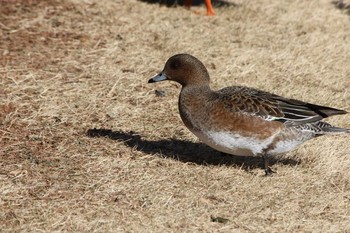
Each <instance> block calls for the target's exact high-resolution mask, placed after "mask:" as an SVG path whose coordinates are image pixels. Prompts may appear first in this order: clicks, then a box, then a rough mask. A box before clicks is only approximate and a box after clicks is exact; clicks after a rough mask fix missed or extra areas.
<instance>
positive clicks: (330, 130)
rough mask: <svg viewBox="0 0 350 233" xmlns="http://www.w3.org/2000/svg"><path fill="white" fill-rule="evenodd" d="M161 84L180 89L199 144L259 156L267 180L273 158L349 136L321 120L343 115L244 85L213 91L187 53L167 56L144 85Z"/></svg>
mask: <svg viewBox="0 0 350 233" xmlns="http://www.w3.org/2000/svg"><path fill="white" fill-rule="evenodd" d="M165 80H169V81H175V82H177V83H179V84H180V85H181V86H182V88H181V92H180V95H179V99H178V109H179V112H180V117H181V119H182V121H183V123H184V124H185V126H186V127H187V128H188V129H189V130H190V131H191V132H192V133H193V134H194V135H195V136H197V137H198V138H199V140H200V141H202V142H203V143H205V144H207V145H208V146H209V147H212V148H213V149H215V150H217V151H220V152H223V153H226V154H230V155H236V156H260V157H261V158H262V160H263V169H264V170H265V175H267V176H268V175H271V174H272V173H275V171H273V170H272V169H271V167H270V158H271V157H273V156H275V155H280V154H284V153H287V152H289V151H291V150H293V149H296V148H297V147H298V146H299V145H301V144H302V143H304V142H306V141H308V140H310V139H313V138H316V137H319V136H322V135H329V134H342V133H349V132H350V129H347V128H341V127H336V126H333V125H331V124H329V123H327V122H325V121H323V119H324V118H327V117H330V116H334V115H341V114H347V113H348V112H347V111H345V110H340V109H336V108H332V107H326V106H321V105H317V104H311V103H307V102H303V101H300V100H296V99H289V98H285V97H282V96H279V95H276V94H273V93H269V92H266V91H263V90H259V89H255V88H250V87H246V86H229V87H225V88H223V89H220V90H217V91H215V90H212V89H211V88H210V76H209V73H208V70H207V69H206V67H205V66H204V64H203V63H202V62H201V61H200V60H198V59H197V58H196V57H194V56H192V55H190V54H176V55H174V56H172V57H170V58H169V59H168V60H167V61H166V63H165V66H164V68H163V70H162V71H161V72H160V73H159V74H157V75H156V76H154V77H152V78H151V79H149V81H148V83H157V82H161V81H165Z"/></svg>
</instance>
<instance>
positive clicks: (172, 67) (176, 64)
mask: <svg viewBox="0 0 350 233" xmlns="http://www.w3.org/2000/svg"><path fill="white" fill-rule="evenodd" d="M180 66H181V63H180V62H179V61H173V62H171V63H170V67H171V69H173V70H175V69H178V68H179V67H180Z"/></svg>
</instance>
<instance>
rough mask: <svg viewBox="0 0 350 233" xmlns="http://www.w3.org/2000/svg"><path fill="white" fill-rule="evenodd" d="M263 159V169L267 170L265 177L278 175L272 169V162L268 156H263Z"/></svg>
mask: <svg viewBox="0 0 350 233" xmlns="http://www.w3.org/2000/svg"><path fill="white" fill-rule="evenodd" d="M262 159H263V166H264V167H263V168H264V170H265V176H272V174H273V173H276V172H275V171H274V170H272V169H271V167H270V160H269V157H268V155H267V154H263V155H262Z"/></svg>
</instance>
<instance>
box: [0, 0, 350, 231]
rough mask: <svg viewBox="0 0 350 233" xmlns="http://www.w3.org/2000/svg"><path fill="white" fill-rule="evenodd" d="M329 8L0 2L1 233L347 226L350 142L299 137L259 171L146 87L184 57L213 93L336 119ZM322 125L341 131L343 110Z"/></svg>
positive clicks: (338, 33) (347, 26)
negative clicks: (267, 97) (254, 96)
mask: <svg viewBox="0 0 350 233" xmlns="http://www.w3.org/2000/svg"><path fill="white" fill-rule="evenodd" d="M342 4H343V5H342ZM342 4H340V6H339V4H338V5H337V4H334V3H332V1H331V0H303V1H302V0H294V1H292V0H283V1H276V0H233V1H232V0H228V1H226V4H224V3H222V2H221V4H220V1H217V2H215V1H214V9H215V11H216V13H217V16H215V17H206V16H203V15H197V14H194V13H193V12H191V11H194V10H196V11H199V12H201V13H204V12H205V6H204V5H203V4H202V5H198V6H195V7H193V8H191V11H188V10H186V9H184V8H183V7H181V6H172V7H167V6H165V5H160V4H157V3H152V1H138V0H114V1H113V0H48V1H40V0H0V37H1V40H0V137H1V138H0V226H1V228H0V232H350V134H346V135H345V134H343V135H339V136H325V137H319V138H317V139H314V140H311V141H309V142H307V143H305V144H303V145H302V146H301V147H299V148H298V149H297V150H295V151H292V152H290V153H288V154H286V155H284V156H281V157H279V158H275V160H274V164H273V166H272V167H273V169H274V170H276V171H277V174H275V175H273V176H272V177H264V176H263V174H264V172H263V170H262V169H260V166H261V164H260V160H259V159H258V158H250V157H248V158H239V157H233V156H232V157H231V156H225V155H221V154H220V153H219V152H216V151H214V150H212V149H211V148H209V147H207V146H205V145H203V144H201V143H200V142H199V141H198V139H196V138H195V137H194V136H193V135H192V134H191V133H190V132H189V131H188V130H187V129H186V127H185V126H184V125H183V123H182V122H181V119H180V117H179V114H178V110H177V98H178V94H179V91H180V86H179V85H178V84H175V83H171V82H163V83H159V84H153V85H151V84H147V81H148V79H149V78H150V77H152V76H153V75H154V74H156V73H157V72H159V71H160V70H162V68H163V65H164V63H165V61H166V60H167V59H168V57H170V56H171V55H173V54H176V53H183V52H186V53H190V54H192V55H194V56H196V57H198V58H199V59H200V60H202V61H203V63H204V64H205V65H206V66H207V68H208V70H209V73H210V75H211V77H212V88H213V89H219V88H222V87H225V86H229V85H246V86H250V87H255V88H259V89H263V90H266V91H270V92H274V93H276V94H279V95H283V96H286V97H290V98H296V99H300V100H304V101H308V102H311V103H316V104H320V105H326V106H333V107H335V108H340V109H344V110H347V111H350V65H349V62H350V15H349V11H350V10H349V7H347V6H348V5H345V6H344V4H345V3H342ZM339 8H342V9H339ZM155 90H158V91H164V92H165V95H164V96H157V95H156V94H155ZM327 121H328V122H330V123H332V124H335V125H337V126H341V127H347V128H350V114H347V115H343V116H335V117H332V118H329V119H328V120H327Z"/></svg>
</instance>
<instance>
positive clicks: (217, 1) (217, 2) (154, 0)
mask: <svg viewBox="0 0 350 233" xmlns="http://www.w3.org/2000/svg"><path fill="white" fill-rule="evenodd" d="M139 1H141V2H147V3H150V4H161V5H166V6H168V7H171V6H176V5H180V6H183V5H184V0H139ZM202 4H204V0H193V3H192V6H198V5H202ZM212 5H213V7H226V6H238V5H237V4H235V3H233V2H228V1H225V0H212Z"/></svg>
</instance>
